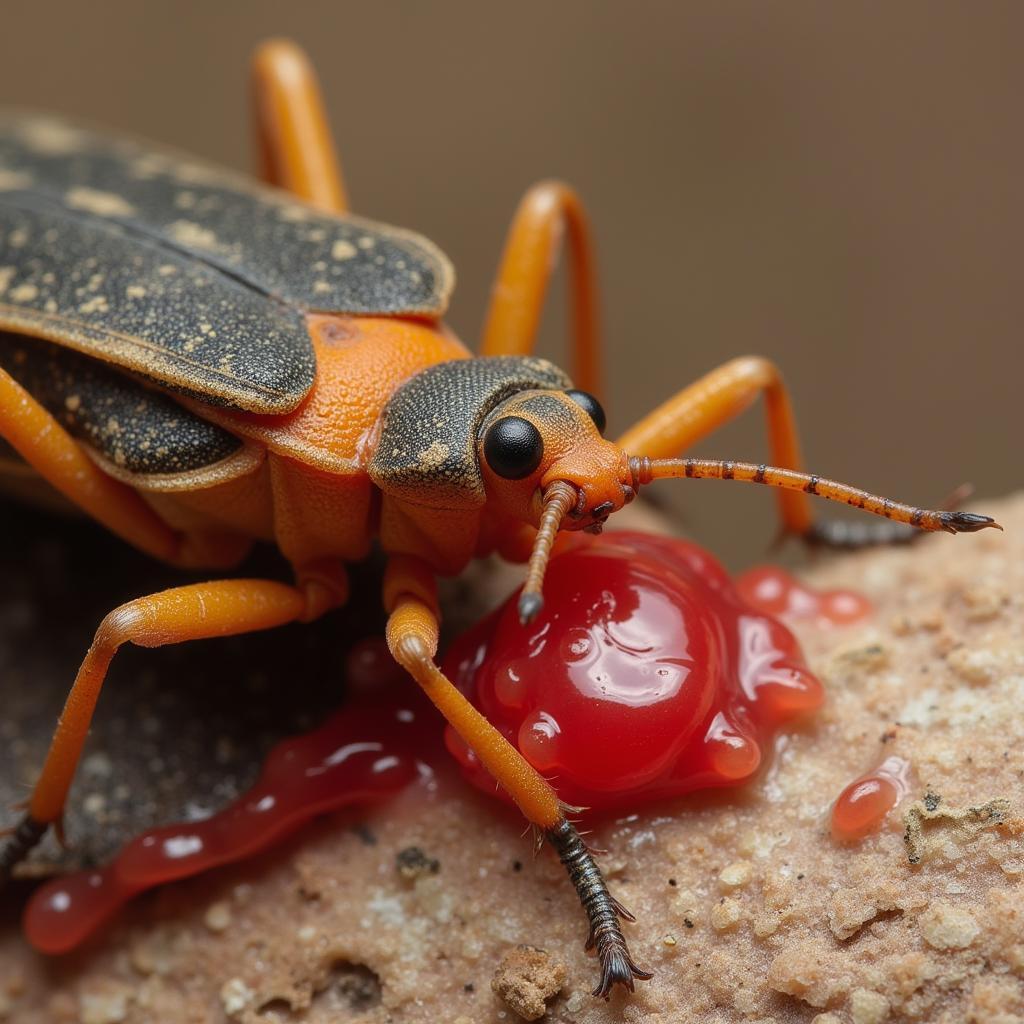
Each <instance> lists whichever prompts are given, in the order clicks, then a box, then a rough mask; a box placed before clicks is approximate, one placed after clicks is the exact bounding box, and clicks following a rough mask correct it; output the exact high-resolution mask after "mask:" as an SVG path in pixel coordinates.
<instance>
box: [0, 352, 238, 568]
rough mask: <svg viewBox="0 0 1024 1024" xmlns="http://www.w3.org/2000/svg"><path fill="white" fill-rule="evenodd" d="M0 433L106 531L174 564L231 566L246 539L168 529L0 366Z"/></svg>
mask: <svg viewBox="0 0 1024 1024" xmlns="http://www.w3.org/2000/svg"><path fill="white" fill-rule="evenodd" d="M0 437H2V438H3V439H4V440H5V441H7V442H8V444H10V445H11V447H13V448H14V449H15V450H16V451H17V452H18V454H19V455H21V457H22V458H23V459H24V460H25V461H26V462H27V463H28V464H29V465H30V466H32V468H33V469H35V471H36V472H37V473H38V474H39V475H40V476H41V477H42V478H43V479H44V480H46V481H47V483H49V484H50V485H51V486H53V487H54V488H56V489H57V490H58V491H60V492H61V494H63V495H64V496H65V497H66V498H68V499H70V500H71V501H72V502H73V503H74V504H75V505H77V506H78V507H79V508H81V509H82V510H83V511H84V512H87V513H88V514H89V515H90V516H92V517H93V518H94V519H96V520H97V521H98V522H100V523H102V524H103V525H104V526H105V527H107V529H108V530H110V531H111V532H112V533H115V534H117V536H119V537H121V538H123V539H124V540H126V541H127V542H128V543H129V544H131V545H132V546H134V547H136V548H138V549H139V550H140V551H144V552H145V553H146V554H148V555H152V556H153V557H154V558H158V559H160V560H161V561H164V562H170V563H172V564H175V565H184V566H205V567H207V568H220V567H226V566H230V565H235V564H237V562H238V561H239V560H240V559H241V558H242V556H243V555H244V554H245V551H246V550H247V549H248V547H249V542H248V541H246V540H244V538H240V537H234V536H229V535H226V534H208V535H207V534H187V535H186V534H181V533H178V532H176V531H175V530H172V529H171V528H170V527H169V526H168V525H167V524H166V523H165V522H164V521H163V520H162V519H160V517H159V516H158V515H157V514H156V513H155V512H154V511H153V510H152V509H151V508H150V507H149V505H147V504H146V503H145V502H144V501H143V500H142V498H140V497H139V495H138V494H137V493H136V492H135V491H134V490H132V488H130V487H128V486H127V485H126V484H123V483H121V482H120V481H118V480H114V479H112V478H111V477H110V476H108V475H107V474H106V473H104V472H103V470H102V469H100V467H99V466H97V465H96V463H94V462H93V461H92V459H90V458H89V456H88V455H86V454H85V451H84V450H83V448H82V446H81V445H80V444H79V443H78V442H77V441H76V440H75V439H74V438H73V437H72V436H71V435H70V434H69V433H68V432H67V431H66V430H65V429H64V428H63V427H62V426H61V425H60V424H59V423H58V422H57V420H55V419H54V418H53V416H51V415H50V413H49V412H48V411H47V410H46V409H44V408H43V406H41V405H40V404H39V403H38V402H37V401H36V400H35V399H34V398H33V397H32V396H31V395H30V394H29V393H28V392H27V391H26V390H25V389H24V388H23V387H22V386H21V385H20V384H19V383H18V382H17V381H16V380H14V378H13V377H11V376H10V374H8V373H7V372H6V371H4V370H3V369H2V368H0Z"/></svg>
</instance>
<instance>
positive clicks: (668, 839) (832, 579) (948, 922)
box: [0, 498, 1024, 1024]
mask: <svg viewBox="0 0 1024 1024" xmlns="http://www.w3.org/2000/svg"><path fill="white" fill-rule="evenodd" d="M984 511H986V512H990V513H992V514H995V515H997V517H998V518H999V519H1000V520H1001V521H1002V522H1003V523H1004V525H1005V526H1006V528H1007V532H1006V533H1005V534H997V533H995V532H994V531H991V532H986V533H983V534H979V535H977V536H973V537H960V538H949V537H938V538H932V539H927V540H924V541H923V542H922V543H920V544H918V545H916V546H914V547H913V548H911V549H903V550H892V551H880V552H874V553H871V554H867V555H863V556H858V557H854V558H844V559H841V560H837V561H835V562H832V563H829V564H827V565H822V566H821V567H820V568H818V569H816V570H814V571H812V572H810V573H809V574H808V575H809V577H810V578H811V579H812V580H814V581H815V582H817V583H822V584H825V585H829V586H836V585H842V586H848V587H854V588H857V589H860V590H861V591H863V592H865V593H866V594H867V595H868V596H870V597H871V598H872V599H873V600H874V601H875V602H876V605H877V609H878V611H877V615H876V616H875V618H874V619H873V620H872V621H870V622H868V623H866V624H864V625H862V626H857V627H852V628H848V629H845V630H835V629H832V630H826V629H822V628H819V627H817V626H814V625H811V624H794V628H795V630H796V632H797V633H798V634H799V636H800V638H801V640H802V641H803V644H804V649H805V652H806V654H807V656H808V659H809V661H810V664H811V665H812V667H813V668H814V669H815V670H816V671H817V672H818V673H819V674H820V676H821V678H822V679H823V681H824V683H825V685H826V687H827V690H828V703H827V706H826V708H825V710H824V711H823V712H822V713H821V714H820V715H819V716H818V718H817V719H816V721H815V722H814V723H812V724H811V725H810V726H808V727H807V728H806V729H805V730H804V731H803V732H800V733H798V734H794V735H790V736H789V737H788V738H786V739H785V740H784V741H783V742H782V743H781V745H780V751H779V755H778V757H777V758H776V761H775V764H774V766H773V768H772V769H771V771H770V772H769V774H768V775H767V776H766V777H765V778H764V779H762V780H761V782H759V783H758V784H757V785H755V786H753V787H752V788H750V789H748V790H747V791H745V792H743V793H734V794H732V795H723V796H717V797H715V798H713V799H708V798H696V799H688V800H684V801H679V802H675V803H673V804H669V805H663V806H659V807H657V808H651V809H646V810H644V811H643V812H642V813H641V814H640V815H639V816H637V817H636V818H631V819H629V820H622V821H617V822H610V823H607V824H605V825H604V826H602V827H600V828H599V830H598V834H597V837H596V842H597V845H599V846H602V847H604V848H606V849H607V850H608V851H609V852H608V855H607V856H606V857H605V858H604V860H603V863H604V865H605V868H606V870H607V872H608V874H609V875H610V877H611V881H612V885H613V887H614V891H615V892H616V894H617V895H619V896H620V897H621V898H622V899H623V901H624V902H625V903H626V904H627V905H628V906H630V907H631V908H632V909H633V910H634V911H635V912H636V913H637V916H638V918H639V923H638V924H637V925H635V926H631V927H630V928H629V934H630V937H631V941H632V944H633V948H634V951H635V953H636V954H637V957H638V959H640V960H641V961H642V962H643V963H645V964H646V965H647V966H649V967H653V968H655V969H656V970H657V977H656V978H655V980H654V981H653V982H651V983H650V984H647V985H642V986H640V987H639V988H638V991H637V994H636V995H635V996H634V997H632V998H628V997H626V996H624V995H621V994H617V995H616V996H615V997H614V998H613V999H612V1001H611V1002H610V1003H608V1004H605V1003H602V1002H598V1001H595V1000H594V999H593V998H592V997H591V996H590V995H589V994H588V993H589V989H590V988H591V987H592V985H593V983H594V980H595V970H594V964H593V961H591V960H590V959H589V958H588V957H586V956H585V955H584V953H583V951H582V938H583V933H584V926H583V923H582V920H581V917H580V914H579V910H578V906H577V905H576V902H575V897H574V895H573V893H572V892H571V890H570V889H569V887H568V885H567V883H566V881H565V879H564V877H563V874H562V871H561V868H560V867H559V865H558V864H557V863H555V862H554V859H553V858H552V857H551V856H550V855H549V854H547V853H545V854H543V855H542V856H540V857H539V858H538V859H536V860H533V859H531V857H530V855H529V846H528V841H527V840H526V839H525V838H523V837H522V835H521V831H522V830H521V827H520V825H519V823H518V821H517V820H516V819H515V817H514V816H513V815H511V814H510V813H509V812H508V811H506V810H505V809H503V808H502V807H500V806H499V805H498V804H497V803H496V802H493V801H489V800H488V799H487V798H485V797H482V796H479V795H476V794H474V793H473V792H471V791H470V790H469V789H468V787H465V786H462V785H461V784H460V783H459V782H458V780H454V779H451V780H447V781H444V782H443V783H442V786H441V788H440V791H439V793H438V794H437V795H434V796H431V795H429V794H425V793H424V792H422V791H418V790H415V789H414V790H411V791H408V792H407V793H406V794H405V795H404V796H403V797H401V798H400V799H399V800H397V801H396V802H394V803H392V804H390V805H388V806H384V807H381V808H379V809H375V810H374V811H372V812H371V813H369V814H364V815H362V816H360V817H359V818H354V817H352V816H341V817H336V818H332V819H329V820H326V821H323V822H321V823H319V824H317V825H315V826H313V827H311V828H309V829H307V830H306V831H304V832H303V833H302V834H301V835H300V836H299V837H297V838H296V839H294V840H292V841H291V842H290V843H289V844H288V845H287V846H286V847H285V848H283V849H281V850H279V851H277V852H274V853H272V854H269V855H265V856H263V857H262V858H260V859H259V860H257V861H256V862H253V863H251V864H249V865H246V866H243V867H241V868H238V869H234V870H225V871H220V872H216V873H214V874H212V875H210V876H208V877H205V878H202V879H198V880H195V881H191V882H185V883H181V884H177V885H174V886H169V887H167V888H165V889H163V890H161V891H159V892H157V893H154V894H151V895H149V896H147V897H143V898H142V899H141V900H140V901H139V902H138V903H137V905H136V906H135V907H134V908H133V909H132V910H131V911H129V913H127V914H126V915H125V916H123V917H122V918H121V919H120V922H119V923H118V924H117V925H116V926H114V927H113V928H112V929H111V930H109V931H108V932H107V933H106V935H105V936H103V937H102V939H101V940H99V941H98V942H96V943H94V944H93V945H91V946H90V947H89V948H88V949H87V950H85V951H83V952H81V953H79V954H76V955H74V956H72V957H69V958H66V959H62V960H58V961H48V960H45V959H44V958H42V957H39V956H37V955H35V954H33V953H32V952H31V951H29V950H28V949H27V948H26V947H25V946H24V944H23V943H22V941H21V940H20V938H19V936H18V933H17V929H16V926H15V923H14V922H13V920H10V919H9V920H8V921H7V923H5V924H4V925H3V926H2V927H0V1018H3V1017H4V1015H6V1019H7V1020H8V1021H14V1022H33V1024H34V1022H39V1021H51V1020H52V1021H57V1022H61V1021H67V1022H82V1024H114V1022H120V1021H124V1022H127V1024H135V1022H144V1021H145V1022H150V1021H160V1022H166V1024H175V1022H179V1021H180V1022H184V1021H189V1022H193V1021H194V1022H206V1021H211V1022H225V1021H228V1020H231V1021H237V1022H243V1024H272V1022H293V1021H294V1022H300V1021H301V1022H304V1024H326V1022H328V1021H330V1022H332V1024H334V1022H343V1021H348V1020H353V1021H360V1022H364V1024H382V1022H385V1021H394V1022H436V1021H445V1022H458V1024H468V1022H474V1024H475V1022H482V1024H492V1022H498V1021H506V1022H512V1021H514V1020H515V1019H517V1018H516V1017H515V1015H513V1013H512V1012H511V1011H510V1010H509V1009H508V1008H507V1007H506V1006H505V1005H504V1004H503V1003H501V1002H499V1001H498V999H497V998H496V997H495V995H493V994H492V991H491V987H490V982H491V978H492V975H493V974H494V972H495V969H496V967H497V965H498V964H499V962H500V960H501V958H502V957H503V955H505V954H506V953H507V952H508V951H509V949H510V948H511V947H513V946H515V945H517V944H519V943H526V944H529V945H532V946H538V947H542V948H544V949H546V950H548V951H550V952H552V953H553V954H556V955H557V956H558V957H561V958H562V959H564V961H565V964H566V967H567V980H566V982H565V985H564V986H563V988H562V991H561V993H560V995H558V996H557V997H555V998H554V999H553V1000H551V1001H550V1002H549V1004H548V1005H549V1013H548V1018H549V1019H550V1020H555V1021H561V1022H577V1024H603V1022H607V1021H646V1022H650V1024H668V1022H670V1021H683V1020H685V1021H687V1022H720V1024H726V1022H739V1021H758V1022H760V1024H767V1022H769V1021H774V1022H776V1024H783V1022H787V1024H788V1022H808V1021H815V1022H816V1024H849V1022H853V1024H881V1022H883V1021H885V1022H900V1021H929V1022H936V1024H953V1022H962V1021H963V1022H977V1024H982V1022H985V1024H1011V1022H1017V1021H1021V1020H1022V1019H1024V889H1022V886H1021V879H1022V876H1024V850H1022V848H1021V837H1020V833H1021V831H1022V830H1024V817H1022V814H1024V782H1022V779H1024V714H1022V699H1024V628H1022V615H1024V498H1015V499H1010V500H1006V501H1003V502H994V503H986V504H985V508H984ZM890 755H899V756H902V757H904V758H906V759H907V760H908V761H909V762H910V764H911V766H912V772H911V793H910V794H909V795H908V796H907V797H906V799H905V800H904V801H903V803H902V804H901V805H900V806H899V807H898V808H897V810H896V811H895V812H893V813H892V814H890V815H889V817H888V818H887V820H886V822H885V824H884V827H883V828H882V830H881V831H880V833H879V834H877V835H874V836H872V837H870V838H868V839H866V840H864V841H862V842H860V843H859V844H854V845H850V846H839V845H837V844H836V843H835V842H834V841H833V840H832V839H831V838H830V835H829V829H828V810H829V806H830V803H831V801H832V800H833V799H834V798H835V796H836V795H837V794H838V793H839V792H840V790H841V789H842V788H843V786H844V785H845V784H846V783H847V782H848V781H850V780H851V779H853V778H854V777H855V776H857V775H858V774H860V773H861V772H862V771H864V770H866V769H869V768H871V767H873V766H874V765H876V764H878V763H879V762H880V761H881V760H882V759H883V758H884V757H887V756H890ZM926 792H930V793H931V794H934V795H938V796H940V797H941V803H940V804H939V807H940V808H942V809H946V808H949V809H954V810H955V809H957V808H963V807H967V806H974V805H979V804H984V803H986V802H987V801H990V800H992V799H995V798H1005V799H1007V800H1008V801H1009V811H1008V812H1007V814H1006V815H1005V818H1004V820H1003V821H1001V822H987V823H984V824H983V825H979V824H978V823H974V824H970V823H968V824H963V823H959V822H958V821H957V820H956V819H955V818H951V817H937V818H934V819H930V820H929V819H926V820H924V821H923V823H922V835H921V844H922V845H921V849H922V856H921V861H920V863H919V864H917V865H911V864H910V863H909V862H908V858H907V851H906V848H905V845H904V827H905V826H904V819H905V817H906V816H907V814H908V812H910V813H911V817H913V810H912V808H913V807H914V806H915V805H916V803H917V801H919V800H920V799H921V798H922V797H923V796H924V794H925V793H926ZM933 802H934V801H933ZM355 826H358V828H357V827H355ZM371 839H372V842H371V841H369V840H371ZM411 845H416V846H418V847H420V848H421V849H422V850H423V851H424V852H425V853H426V854H427V855H428V857H429V858H436V859H437V860H438V861H439V862H440V869H439V870H438V871H437V872H436V873H434V872H432V871H429V870H427V871H424V872H423V873H420V874H417V873H416V872H411V871H406V872H404V873H403V872H400V871H399V870H398V869H397V867H396V855H397V854H398V852H399V851H401V850H402V849H404V848H406V847H409V846H411ZM410 875H411V876H413V877H410ZM9 917H10V915H9ZM353 965H361V966H353Z"/></svg>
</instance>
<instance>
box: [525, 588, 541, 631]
mask: <svg viewBox="0 0 1024 1024" xmlns="http://www.w3.org/2000/svg"><path fill="white" fill-rule="evenodd" d="M543 607H544V598H543V597H541V596H540V594H520V595H519V621H520V622H521V623H522V624H523V625H524V626H528V625H529V624H530V623H531V622H533V620H534V619H535V618H537V616H538V615H539V614H540V612H541V609H542V608H543Z"/></svg>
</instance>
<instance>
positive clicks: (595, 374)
mask: <svg viewBox="0 0 1024 1024" xmlns="http://www.w3.org/2000/svg"><path fill="white" fill-rule="evenodd" d="M565 234H567V235H568V242H569V257H570V262H569V270H570V275H571V280H570V289H571V292H570V298H571V307H572V318H573V320H572V323H573V339H572V349H573V365H572V377H573V380H574V381H575V383H576V386H577V387H579V388H582V389H583V390H584V391H589V392H590V393H591V394H594V395H596V396H598V397H600V395H601V391H602V388H603V379H602V378H603V373H602V365H601V338H600V333H601V332H600V324H599V320H598V308H597V302H598V294H597V293H598V289H597V268H596V261H595V258H594V244H593V240H592V237H591V232H590V224H589V221H588V219H587V213H586V210H585V209H584V207H583V203H582V202H581V201H580V198H579V196H578V195H577V194H576V193H575V192H574V191H573V190H572V189H571V188H569V186H568V185H564V184H562V183H561V182H558V181H542V182H540V183H539V184H537V185H534V186H533V187H532V188H531V189H530V190H529V191H528V192H527V193H526V195H525V196H523V198H522V200H521V201H520V203H519V207H518V209H517V210H516V212H515V216H514V217H513V219H512V224H511V225H510V226H509V231H508V236H507V238H506V241H505V250H504V253H503V254H502V258H501V265H500V266H499V268H498V273H497V276H496V277H495V281H494V285H493V287H492V290H491V304H490V309H489V310H488V313H487V318H486V320H485V322H484V330H483V338H482V342H481V346H480V354H481V355H485V356H498V355H529V354H530V353H531V352H532V351H533V349H534V345H535V343H536V340H537V330H538V327H539V325H540V316H541V312H542V310H543V308H544V298H545V296H546V294H547V288H548V282H549V281H550V280H551V274H552V272H553V269H554V266H555V255H556V252H557V250H558V247H559V246H560V244H561V241H562V237H563V235H565Z"/></svg>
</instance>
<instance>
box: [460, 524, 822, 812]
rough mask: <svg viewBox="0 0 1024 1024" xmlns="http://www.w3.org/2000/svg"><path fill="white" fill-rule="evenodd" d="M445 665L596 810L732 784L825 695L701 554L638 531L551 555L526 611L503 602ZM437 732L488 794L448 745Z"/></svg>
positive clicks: (772, 626)
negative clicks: (540, 597) (536, 609)
mask: <svg viewBox="0 0 1024 1024" xmlns="http://www.w3.org/2000/svg"><path fill="white" fill-rule="evenodd" d="M445 665H446V667H447V669H448V671H449V672H450V674H451V675H452V677H453V678H454V679H455V681H456V683H457V684H458V685H459V687H460V688H461V689H462V690H463V692H465V693H466V694H467V695H468V696H469V697H470V698H471V699H472V700H473V702H474V703H475V704H476V705H477V707H479V708H480V709H481V710H482V711H483V712H484V714H485V715H486V716H487V717H488V719H490V721H491V722H493V723H494V725H495V726H497V728H498V729H500V730H501V732H502V733H503V734H504V735H505V736H507V737H508V738H509V739H510V740H511V741H512V742H513V743H514V744H515V745H516V746H517V747H518V748H519V749H520V750H521V751H522V753H523V754H524V755H525V756H526V758H527V759H528V760H529V761H530V762H531V763H532V764H533V765H534V766H535V767H536V768H537V769H538V770H540V771H541V772H542V773H543V774H544V775H545V776H547V777H548V778H550V779H552V781H553V784H554V786H555V788H556V789H557V791H558V794H559V796H560V797H561V798H562V799H563V800H565V801H566V802H568V803H571V804H577V805H581V806H586V807H589V808H594V809H598V810H600V809H605V808H621V807H627V806H628V807H636V806H637V805H638V804H640V803H642V802H645V801H648V800H652V799H657V798H660V797H668V796H676V795H678V794H681V793H686V792H689V791H691V790H695V789H703V788H707V787H713V786H732V785H737V784H739V783H741V782H744V781H746V780H747V779H749V778H750V777H751V776H752V775H753V774H754V773H755V772H756V771H757V769H758V767H759V765H760V763H761V759H762V750H763V748H764V746H765V744H766V742H767V741H768V740H769V739H770V738H771V736H772V734H773V733H774V731H775V730H777V729H778V728H779V727H780V726H781V725H783V724H784V723H786V722H789V721H791V720H792V719H794V718H797V717H800V716H803V715H806V714H808V713H809V712H812V711H814V710H815V709H816V708H818V707H819V706H820V704H821V701H822V696H823V695H822V690H821V686H820V684H819V683H818V681H817V680H816V679H815V678H814V677H813V676H812V675H811V674H810V673H809V672H808V670H807V669H806V667H805V666H804V664H803V661H802V659H801V656H800V653H799V651H798V649H797V645H796V641H795V640H794V638H793V636H792V634H791V633H790V632H789V630H787V629H786V627H785V626H783V625H782V624H781V623H779V622H777V621H776V620H775V619H773V618H771V617H769V616H768V615H765V614H764V613H762V612H761V611H757V610H755V609H754V608H752V607H751V606H750V605H749V604H748V603H747V602H745V601H744V600H743V599H742V598H741V597H740V596H739V594H738V593H737V592H736V590H735V588H734V587H733V584H732V582H731V581H730V579H729V577H728V576H727V575H726V573H725V571H724V570H723V569H722V567H721V566H720V565H719V564H718V563H717V562H715V561H714V559H712V558H711V557H710V556H709V555H708V554H707V553H706V552H704V551H702V550H701V549H700V548H698V547H697V546H696V545H694V544H689V543H687V542H685V541H680V540H674V539H671V538H667V537H654V536H647V535H645V534H639V533H625V532H624V533H609V534H605V535H603V536H602V537H600V538H592V539H591V538H587V539H586V540H585V541H583V542H581V543H577V544H576V545H574V546H572V547H570V548H569V549H568V550H567V551H565V552H563V553H562V554H560V555H558V556H557V557H555V558H554V559H553V560H552V562H551V565H550V567H549V569H548V572H547V576H546V578H545V584H544V610H543V612H542V613H541V615H540V616H539V617H538V619H537V621H535V622H534V623H533V624H531V625H530V626H522V625H520V623H519V620H518V616H517V613H516V602H515V599H514V598H513V599H512V600H510V601H509V602H507V603H506V604H505V605H504V606H502V608H500V609H499V610H498V611H497V612H495V613H494V614H493V615H491V616H490V617H489V618H487V619H486V620H484V621H483V622H482V623H480V624H479V625H478V626H476V627H475V628H474V629H473V630H471V631H470V632H469V633H467V634H466V635H465V636H463V637H461V638H460V639H459V640H458V641H457V642H456V644H455V645H454V646H453V649H452V650H451V652H450V653H449V655H448V657H447V658H446V660H445ZM445 739H446V742H447V744H448V747H449V749H450V750H451V751H452V753H453V754H454V755H455V757H456V758H457V759H458V760H459V761H460V763H461V764H462V765H463V767H464V770H465V772H466V774H467V775H468V776H469V778H470V779H471V780H472V781H473V782H474V783H475V784H476V785H478V786H479V787H480V788H481V789H483V790H485V791H486V792H490V793H493V792H494V783H493V782H492V781H491V779H490V777H489V776H488V775H487V774H486V773H485V772H484V771H483V769H482V768H481V767H480V765H479V763H478V762H477V760H476V758H475V757H474V755H473V754H472V753H471V752H470V751H469V750H468V749H467V748H466V747H465V745H464V744H463V743H462V742H461V740H459V738H458V737H457V736H456V735H455V734H454V733H453V732H452V731H451V730H448V732H447V733H446V737H445Z"/></svg>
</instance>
